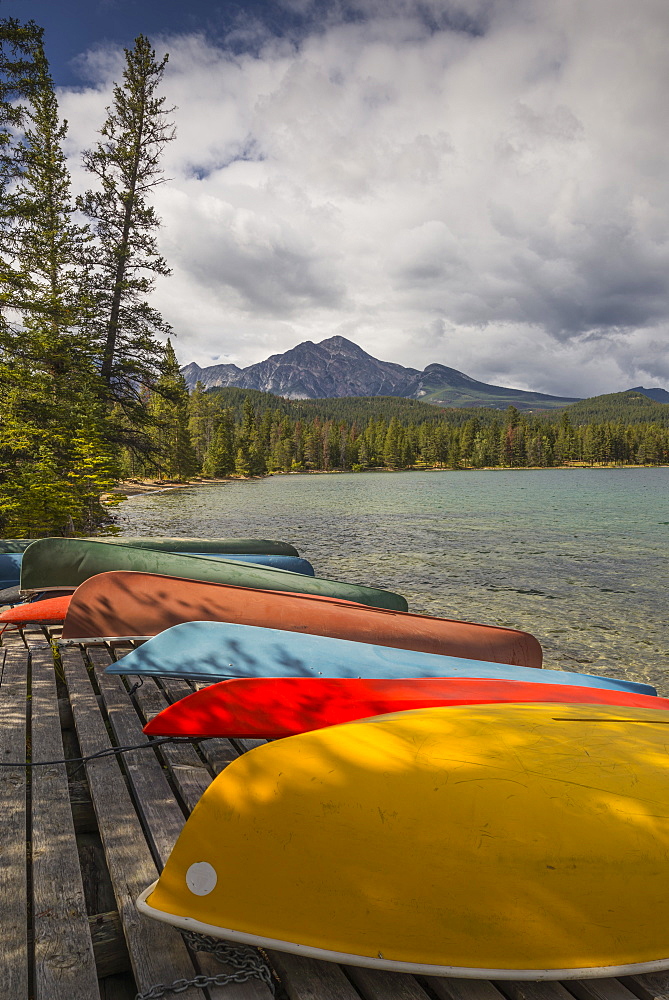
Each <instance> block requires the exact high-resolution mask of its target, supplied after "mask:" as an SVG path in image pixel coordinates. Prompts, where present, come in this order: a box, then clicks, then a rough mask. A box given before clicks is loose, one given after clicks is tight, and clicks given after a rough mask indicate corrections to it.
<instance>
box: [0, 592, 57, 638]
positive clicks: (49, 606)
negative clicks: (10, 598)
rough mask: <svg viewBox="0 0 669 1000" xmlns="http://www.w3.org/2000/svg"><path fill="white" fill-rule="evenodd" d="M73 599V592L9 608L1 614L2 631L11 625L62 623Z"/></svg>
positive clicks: (0, 626) (20, 626) (0, 627)
mask: <svg viewBox="0 0 669 1000" xmlns="http://www.w3.org/2000/svg"><path fill="white" fill-rule="evenodd" d="M71 599H72V594H67V595H65V596H63V597H48V598H46V599H45V600H44V601H29V602H27V603H26V604H17V605H16V607H14V608H8V609H7V610H6V611H3V612H2V614H0V632H4V631H5V629H6V628H7V627H8V626H10V625H13V626H14V627H15V628H24V627H25V626H26V625H60V624H61V622H63V621H65V616H66V614H67V609H68V608H69V606H70V601H71Z"/></svg>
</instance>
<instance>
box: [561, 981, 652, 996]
mask: <svg viewBox="0 0 669 1000" xmlns="http://www.w3.org/2000/svg"><path fill="white" fill-rule="evenodd" d="M565 987H566V988H567V989H568V990H569V992H570V993H573V994H574V996H575V997H578V1000H635V994H634V993H632V992H631V991H630V990H629V989H628V988H627V987H626V986H625V985H624V984H623V983H622V982H621V981H620V980H619V979H572V980H569V981H568V982H566V983H565Z"/></svg>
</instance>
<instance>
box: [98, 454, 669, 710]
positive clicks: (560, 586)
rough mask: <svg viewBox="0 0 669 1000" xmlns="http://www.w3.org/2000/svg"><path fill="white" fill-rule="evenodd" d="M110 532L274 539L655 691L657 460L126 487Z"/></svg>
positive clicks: (662, 551)
mask: <svg viewBox="0 0 669 1000" xmlns="http://www.w3.org/2000/svg"><path fill="white" fill-rule="evenodd" d="M116 516H117V519H118V523H119V527H120V528H121V529H122V533H123V534H131V535H139V534H145V535H181V536H187V535H199V536H208V537H212V536H226V535H227V536H242V537H256V538H277V539H282V540H284V541H289V542H292V543H293V544H294V545H296V546H297V548H298V549H299V551H300V555H302V556H304V557H305V558H307V559H309V560H310V562H312V563H313V565H314V567H315V569H316V574H317V575H318V576H323V577H329V578H331V579H338V580H346V581H348V582H351V583H364V584H367V585H369V586H374V587H385V588H387V589H388V590H394V591H397V592H398V593H401V594H404V596H405V597H406V598H407V600H408V602H409V608H410V610H411V611H416V612H421V613H427V614H432V615H440V616H443V617H447V618H458V619H463V620H468V621H477V622H485V623H488V624H491V625H507V626H511V627H513V628H520V629H524V630H526V631H528V632H532V633H533V634H534V635H536V636H537V638H538V639H539V641H540V642H541V644H542V646H543V647H544V655H545V666H547V667H552V668H562V669H565V670H579V671H582V672H584V673H606V674H610V675H611V676H626V677H628V678H630V679H633V680H640V681H646V682H649V683H651V684H654V685H655V686H656V687H657V688H658V691H659V692H660V693H661V694H664V695H667V696H669V670H668V667H669V621H668V617H669V616H668V613H667V597H668V595H669V565H668V561H667V542H668V541H669V468H660V469H543V470H537V471H534V470H533V471H526V470H522V471H520V470H519V471H500V470H490V471H476V472H402V473H350V474H346V473H344V474H334V475H295V476H273V477H269V478H267V479H261V480H254V481H240V482H235V483H231V484H228V485H224V486H204V487H194V488H188V489H185V490H177V491H172V492H166V493H158V494H153V495H148V496H146V495H145V496H137V497H130V498H129V499H128V500H127V501H125V502H124V503H123V504H121V506H120V507H119V508H118V509H117V515H116Z"/></svg>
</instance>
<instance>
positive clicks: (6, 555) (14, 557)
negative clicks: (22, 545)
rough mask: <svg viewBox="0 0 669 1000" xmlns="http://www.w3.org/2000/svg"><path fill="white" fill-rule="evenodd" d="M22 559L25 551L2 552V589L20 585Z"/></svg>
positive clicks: (0, 588)
mask: <svg viewBox="0 0 669 1000" xmlns="http://www.w3.org/2000/svg"><path fill="white" fill-rule="evenodd" d="M22 560H23V552H0V590H4V589H5V588H6V587H16V586H17V585H18V582H19V580H20V578H21V562H22Z"/></svg>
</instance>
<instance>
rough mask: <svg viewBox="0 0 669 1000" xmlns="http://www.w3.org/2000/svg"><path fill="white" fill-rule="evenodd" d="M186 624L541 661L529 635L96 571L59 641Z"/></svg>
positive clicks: (149, 632) (307, 597) (312, 599)
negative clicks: (225, 624) (203, 623)
mask: <svg viewBox="0 0 669 1000" xmlns="http://www.w3.org/2000/svg"><path fill="white" fill-rule="evenodd" d="M190 621H217V622H234V623H236V624H239V625H259V626H262V627H265V628H277V629H282V630H284V631H287V632H306V633H309V634H312V635H325V636H330V637H332V638H335V639H351V640H354V641H356V642H368V643H372V644H375V645H377V646H396V647H398V648H401V649H414V650H417V651H420V652H424V653H440V654H443V655H447V656H460V657H464V658H468V659H473V660H487V661H491V662H494V663H509V664H514V665H516V666H524V667H540V666H541V662H542V651H541V646H540V645H539V643H538V641H537V640H536V639H535V638H534V636H532V635H530V634H529V633H528V632H519V631H517V630H515V629H509V628H499V627H497V626H494V625H474V624H471V623H469V622H459V621H452V620H450V619H448V618H432V617H431V616H430V615H414V614H409V613H408V612H402V611H387V610H385V609H382V608H371V607H368V606H367V605H363V604H355V603H353V602H351V601H342V600H338V599H336V598H330V597H317V596H315V595H312V594H292V593H287V592H283V591H282V592H277V591H268V590H252V589H250V588H248V587H232V586H228V585H224V584H212V583H202V582H200V581H198V580H182V579H179V578H176V577H171V576H159V575H155V574H152V573H137V572H133V571H129V570H128V571H125V570H124V571H120V570H119V571H115V572H110V573H100V574H98V575H97V576H93V577H91V578H90V579H88V580H86V581H85V582H84V583H82V584H81V585H80V586H79V587H78V588H77V590H76V592H75V594H74V595H73V597H72V600H71V602H70V607H69V610H68V612H67V615H66V618H65V623H64V625H63V635H62V639H63V640H68V639H69V640H74V639H92V638H120V637H122V636H134V637H147V638H148V637H150V636H153V635H157V634H158V633H159V632H163V631H164V630H165V629H167V628H170V627H171V626H172V625H179V624H181V623H182V622H190Z"/></svg>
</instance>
